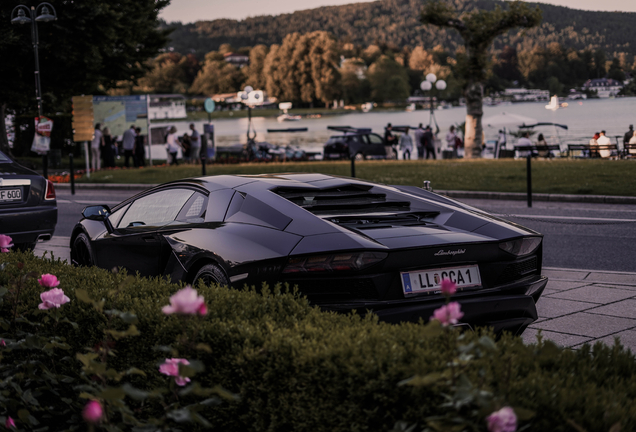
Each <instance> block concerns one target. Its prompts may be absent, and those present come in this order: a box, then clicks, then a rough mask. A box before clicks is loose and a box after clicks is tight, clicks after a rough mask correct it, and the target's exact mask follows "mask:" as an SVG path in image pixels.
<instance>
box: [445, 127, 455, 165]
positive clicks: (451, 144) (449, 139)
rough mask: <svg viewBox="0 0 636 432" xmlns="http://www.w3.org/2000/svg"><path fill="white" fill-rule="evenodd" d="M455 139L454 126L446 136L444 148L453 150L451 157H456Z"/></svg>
mask: <svg viewBox="0 0 636 432" xmlns="http://www.w3.org/2000/svg"><path fill="white" fill-rule="evenodd" d="M456 139H457V134H455V126H451V127H450V129H449V130H448V133H447V134H446V147H448V149H449V150H453V155H454V156H455V157H457V148H456V147H457V146H456V145H455V140H456Z"/></svg>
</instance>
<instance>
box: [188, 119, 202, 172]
mask: <svg viewBox="0 0 636 432" xmlns="http://www.w3.org/2000/svg"><path fill="white" fill-rule="evenodd" d="M190 130H191V131H192V133H191V134H190V160H191V161H192V162H194V163H195V164H198V163H199V155H200V153H201V134H199V131H198V130H196V128H195V127H194V123H190Z"/></svg>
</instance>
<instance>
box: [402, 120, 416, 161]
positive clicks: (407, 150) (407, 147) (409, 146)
mask: <svg viewBox="0 0 636 432" xmlns="http://www.w3.org/2000/svg"><path fill="white" fill-rule="evenodd" d="M399 147H400V150H401V151H402V159H404V160H409V159H411V153H413V141H411V135H409V128H408V127H407V128H406V129H405V131H404V133H403V134H402V136H401V137H400V141H399Z"/></svg>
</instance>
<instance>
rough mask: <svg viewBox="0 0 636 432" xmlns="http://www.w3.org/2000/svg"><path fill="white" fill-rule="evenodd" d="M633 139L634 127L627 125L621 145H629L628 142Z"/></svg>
mask: <svg viewBox="0 0 636 432" xmlns="http://www.w3.org/2000/svg"><path fill="white" fill-rule="evenodd" d="M633 137H634V125H629V130H628V131H627V132H625V136H624V137H623V144H629V141H630V140H631V139H632V138H633Z"/></svg>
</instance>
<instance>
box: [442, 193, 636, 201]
mask: <svg viewBox="0 0 636 432" xmlns="http://www.w3.org/2000/svg"><path fill="white" fill-rule="evenodd" d="M435 192H436V193H438V194H441V195H446V196H449V197H451V198H476V199H498V200H510V201H525V200H526V199H527V198H528V194H526V193H520V192H476V191H441V190H440V191H435ZM532 200H533V201H553V202H579V203H597V204H636V197H629V196H610V195H565V194H543V193H535V194H532Z"/></svg>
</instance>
